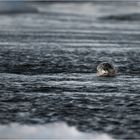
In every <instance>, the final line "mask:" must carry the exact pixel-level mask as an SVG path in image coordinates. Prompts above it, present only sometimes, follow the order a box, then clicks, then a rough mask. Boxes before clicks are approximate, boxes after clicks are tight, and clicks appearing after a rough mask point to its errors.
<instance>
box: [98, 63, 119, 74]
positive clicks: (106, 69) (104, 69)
mask: <svg viewBox="0 0 140 140" xmlns="http://www.w3.org/2000/svg"><path fill="white" fill-rule="evenodd" d="M116 72H117V71H116V69H115V67H114V66H113V65H112V64H110V63H108V62H103V63H101V64H99V65H98V66H97V76H102V77H113V76H115V75H116Z"/></svg>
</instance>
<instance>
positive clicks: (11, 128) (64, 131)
mask: <svg viewBox="0 0 140 140" xmlns="http://www.w3.org/2000/svg"><path fill="white" fill-rule="evenodd" d="M1 138H3V139H9V138H14V139H18V138H19V139H20V138H22V139H23V138H30V139H34V138H35V139H36V138H38V139H40V138H41V139H42V138H45V139H89V140H113V139H112V138H111V137H109V136H108V135H106V134H100V135H99V134H96V133H94V134H90V133H82V132H80V131H78V130H77V129H76V128H75V127H72V126H71V127H70V126H68V125H66V124H65V123H52V124H48V125H19V124H11V125H1V126H0V139H1Z"/></svg>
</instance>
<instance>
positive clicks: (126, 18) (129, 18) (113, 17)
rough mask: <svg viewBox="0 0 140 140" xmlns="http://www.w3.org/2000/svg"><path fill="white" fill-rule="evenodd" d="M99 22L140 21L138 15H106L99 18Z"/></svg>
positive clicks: (139, 15) (139, 14)
mask: <svg viewBox="0 0 140 140" xmlns="http://www.w3.org/2000/svg"><path fill="white" fill-rule="evenodd" d="M99 19H101V20H115V21H116V20H117V21H140V13H130V14H119V15H107V16H103V17H100V18H99Z"/></svg>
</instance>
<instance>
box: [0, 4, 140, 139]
mask: <svg viewBox="0 0 140 140" xmlns="http://www.w3.org/2000/svg"><path fill="white" fill-rule="evenodd" d="M31 5H32V6H33V7H34V8H36V9H37V10H35V11H36V13H29V12H31V11H29V12H28V13H26V14H24V12H23V13H22V14H10V15H9V14H6V12H4V13H3V12H2V14H1V15H0V20H1V21H0V123H1V124H9V123H20V124H47V123H49V122H57V121H64V122H66V123H67V124H69V125H72V126H75V127H76V128H78V129H79V130H80V131H83V132H91V133H92V132H94V131H96V132H104V133H107V134H109V135H110V136H112V137H113V138H117V139H120V138H123V139H125V138H126V139H127V138H130V139H134V138H137V139H139V138H140V100H139V98H140V95H139V93H140V85H139V83H140V65H139V64H140V49H139V47H140V3H139V2H131V3H128V2H123V3H121V2H118V3H117V2H115V3H113V2H112V3H108V2H104V3H102V2H101V3H97V2H91V3H74V2H71V3H62V2H61V3H59V2H57V3H46V4H45V3H43V4H41V3H32V4H31ZM37 11H38V12H37ZM102 61H109V62H112V63H114V64H115V66H116V67H117V68H118V75H117V76H116V77H113V78H99V77H96V67H97V65H98V64H99V63H100V62H102Z"/></svg>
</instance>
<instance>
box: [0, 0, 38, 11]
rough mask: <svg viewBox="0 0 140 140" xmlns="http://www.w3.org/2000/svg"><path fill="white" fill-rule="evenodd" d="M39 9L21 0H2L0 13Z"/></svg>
mask: <svg viewBox="0 0 140 140" xmlns="http://www.w3.org/2000/svg"><path fill="white" fill-rule="evenodd" d="M37 12H38V10H37V9H36V8H35V7H33V6H31V5H29V4H27V3H25V2H21V1H7V2H4V1H0V14H18V13H37Z"/></svg>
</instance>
